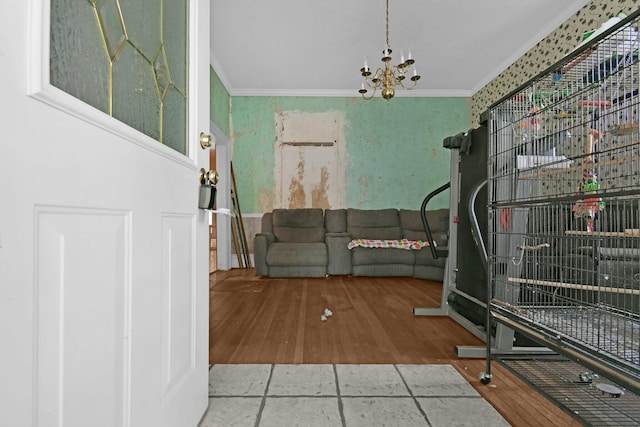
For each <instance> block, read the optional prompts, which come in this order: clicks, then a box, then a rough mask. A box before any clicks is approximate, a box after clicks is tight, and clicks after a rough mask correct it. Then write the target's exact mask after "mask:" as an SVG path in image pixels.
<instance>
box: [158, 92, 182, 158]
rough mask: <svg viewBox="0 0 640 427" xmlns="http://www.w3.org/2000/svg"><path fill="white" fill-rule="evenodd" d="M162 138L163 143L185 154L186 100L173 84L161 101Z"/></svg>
mask: <svg viewBox="0 0 640 427" xmlns="http://www.w3.org/2000/svg"><path fill="white" fill-rule="evenodd" d="M162 118H163V120H162V139H163V142H164V144H165V145H168V146H169V147H171V148H173V149H174V150H176V151H178V152H180V153H182V154H187V147H186V139H187V100H186V98H185V97H184V96H182V94H181V93H179V92H178V91H177V90H176V88H174V87H173V86H172V87H170V88H169V90H168V91H167V96H166V98H165V101H164V103H163V114H162Z"/></svg>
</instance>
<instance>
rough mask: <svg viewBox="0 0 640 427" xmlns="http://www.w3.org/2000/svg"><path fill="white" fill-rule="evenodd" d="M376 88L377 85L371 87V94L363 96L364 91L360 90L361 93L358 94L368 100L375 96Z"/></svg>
mask: <svg viewBox="0 0 640 427" xmlns="http://www.w3.org/2000/svg"><path fill="white" fill-rule="evenodd" d="M377 90H378V88H377V86H376V87H373V91H372V92H371V96H365V94H366V92H365V93H362V92H361V93H360V95H362V99H365V100H367V101H368V100H370V99H371V98H373V97H374V96H376V92H377Z"/></svg>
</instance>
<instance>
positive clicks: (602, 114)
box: [488, 11, 640, 392]
mask: <svg viewBox="0 0 640 427" xmlns="http://www.w3.org/2000/svg"><path fill="white" fill-rule="evenodd" d="M639 12H640V11H639ZM639 12H636V13H634V14H633V15H631V16H629V17H627V18H625V19H624V20H622V21H621V22H620V23H618V24H617V25H615V26H613V27H611V28H610V29H609V30H607V31H605V32H603V33H602V34H601V35H600V36H598V37H597V38H595V39H593V40H589V41H587V42H586V43H584V45H582V46H580V47H578V48H577V49H576V50H574V51H573V52H572V53H570V54H569V55H568V56H567V57H566V58H564V59H563V60H562V61H560V62H558V63H557V64H555V65H554V66H552V67H550V68H549V69H548V70H546V71H545V72H543V73H541V74H540V75H539V76H537V77H536V78H534V79H532V80H530V81H529V82H528V83H526V84H524V85H523V86H521V87H520V88H519V89H517V90H516V91H514V92H513V93H511V94H510V95H509V96H507V97H505V98H503V99H502V100H501V101H499V102H498V103H496V104H494V105H493V106H492V107H490V109H489V111H488V114H489V115H488V119H489V134H490V135H489V137H490V143H489V160H488V197H489V202H488V209H489V239H488V246H489V271H490V273H489V283H488V286H489V287H490V291H489V292H490V295H491V300H490V304H489V305H488V310H489V312H490V315H491V318H492V319H496V320H498V321H499V322H501V323H503V324H505V325H507V326H509V327H510V328H513V329H514V330H517V331H519V332H522V333H524V334H526V335H528V336H530V337H532V338H534V339H536V340H538V341H540V342H541V343H542V344H543V345H546V346H549V347H551V348H553V349H556V350H557V351H560V352H562V353H564V354H566V355H569V356H570V357H572V358H573V359H575V360H580V361H581V363H584V364H586V365H589V366H590V367H591V368H592V369H594V370H598V371H600V372H602V373H603V374H607V375H609V376H610V377H611V376H613V378H612V379H614V378H615V380H617V381H618V382H619V384H620V385H623V386H625V387H627V388H629V389H632V390H634V391H635V392H638V391H639V390H640V132H639V128H638V126H639V121H640V118H639V117H638V114H639V111H638V110H639V108H640V105H639V103H640V94H639V92H638V91H639V89H640V61H639V58H638V26H639V21H640V18H639V17H638V15H639Z"/></svg>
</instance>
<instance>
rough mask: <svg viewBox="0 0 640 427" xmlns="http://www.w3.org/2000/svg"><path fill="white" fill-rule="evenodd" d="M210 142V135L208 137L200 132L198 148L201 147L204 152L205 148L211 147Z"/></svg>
mask: <svg viewBox="0 0 640 427" xmlns="http://www.w3.org/2000/svg"><path fill="white" fill-rule="evenodd" d="M212 140H213V138H211V135H208V134H206V133H204V132H200V147H202V149H203V150H206V149H207V148H209V147H211V142H212Z"/></svg>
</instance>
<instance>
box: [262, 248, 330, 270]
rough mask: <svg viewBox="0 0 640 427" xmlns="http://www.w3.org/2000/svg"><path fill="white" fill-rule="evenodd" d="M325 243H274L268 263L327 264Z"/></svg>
mask: <svg viewBox="0 0 640 427" xmlns="http://www.w3.org/2000/svg"><path fill="white" fill-rule="evenodd" d="M327 261H328V257H327V245H325V244H324V243H273V244H272V245H271V246H270V247H269V252H268V253H267V264H268V265H269V266H270V267H273V266H279V267H283V266H324V267H326V266H327Z"/></svg>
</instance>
